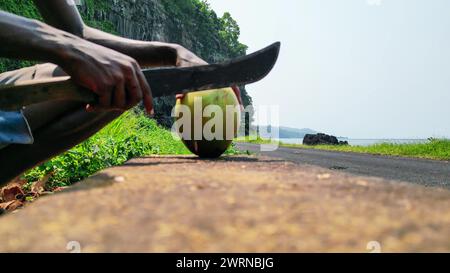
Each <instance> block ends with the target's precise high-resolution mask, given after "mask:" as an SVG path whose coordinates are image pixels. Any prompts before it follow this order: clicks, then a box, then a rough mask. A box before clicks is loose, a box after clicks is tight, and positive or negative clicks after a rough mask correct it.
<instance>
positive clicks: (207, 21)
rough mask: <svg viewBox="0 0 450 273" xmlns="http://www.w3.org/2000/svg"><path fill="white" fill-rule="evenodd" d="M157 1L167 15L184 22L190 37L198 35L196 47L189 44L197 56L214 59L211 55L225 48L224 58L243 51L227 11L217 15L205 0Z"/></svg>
mask: <svg viewBox="0 0 450 273" xmlns="http://www.w3.org/2000/svg"><path fill="white" fill-rule="evenodd" d="M160 3H161V4H162V5H163V6H164V10H165V12H166V13H167V14H166V15H167V16H169V17H171V18H177V19H178V20H180V21H181V22H183V24H184V25H186V26H188V29H189V30H190V31H192V32H193V33H192V34H191V35H192V36H193V37H202V39H201V41H200V40H199V41H198V43H199V44H198V45H197V46H196V47H198V48H192V50H194V51H195V52H196V53H198V54H199V55H200V57H202V58H204V59H206V60H208V61H218V60H214V58H213V56H215V55H217V52H227V54H226V55H227V57H228V58H230V57H237V56H241V55H245V52H246V51H247V46H246V45H244V44H242V43H240V42H239V35H240V29H239V25H238V24H237V23H236V21H235V20H234V19H233V18H232V17H231V15H230V14H229V13H228V12H226V13H225V14H224V15H223V16H222V17H218V16H217V14H216V13H215V12H214V10H212V9H211V7H210V5H209V3H208V1H207V0H171V1H161V2H160ZM211 30H213V31H211ZM172 42H181V41H172Z"/></svg>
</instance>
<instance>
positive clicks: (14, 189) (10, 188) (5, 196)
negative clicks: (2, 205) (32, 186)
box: [0, 184, 25, 202]
mask: <svg viewBox="0 0 450 273" xmlns="http://www.w3.org/2000/svg"><path fill="white" fill-rule="evenodd" d="M0 196H1V199H2V200H3V202H9V201H13V200H16V199H17V198H18V197H19V198H20V199H22V198H23V197H24V196H25V193H24V192H23V190H22V187H21V186H20V185H18V184H9V185H7V186H6V187H4V188H3V189H2V191H1V194H0Z"/></svg>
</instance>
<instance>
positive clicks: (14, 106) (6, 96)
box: [0, 42, 280, 111]
mask: <svg viewBox="0 0 450 273" xmlns="http://www.w3.org/2000/svg"><path fill="white" fill-rule="evenodd" d="M279 51H280V43H279V42H278V43H274V44H272V45H270V46H268V47H266V48H264V49H261V50H259V51H257V52H255V53H252V54H249V55H247V56H243V57H240V58H236V59H233V60H231V61H227V62H223V63H219V64H210V65H203V66H193V67H185V68H179V67H174V68H154V69H146V70H143V73H144V75H145V76H146V79H147V81H148V83H149V85H150V87H151V88H152V92H153V97H164V96H171V95H175V94H181V93H187V92H190V91H201V90H207V89H215V88H223V87H230V86H234V85H237V86H242V85H245V84H249V83H253V82H256V81H259V80H261V79H262V78H264V77H265V76H266V75H267V74H269V72H270V71H271V70H272V68H273V67H274V65H275V63H276V61H277V59H278V54H279ZM51 100H74V101H81V102H85V103H95V102H96V100H97V96H96V95H95V94H94V93H93V92H92V91H90V90H87V89H85V88H82V87H80V86H77V85H76V84H75V83H74V82H72V81H71V79H70V77H55V78H49V79H40V80H29V81H21V82H17V83H14V84H9V85H3V86H0V109H1V110H4V111H17V110H20V109H22V107H23V106H26V105H31V104H35V103H41V102H45V101H51Z"/></svg>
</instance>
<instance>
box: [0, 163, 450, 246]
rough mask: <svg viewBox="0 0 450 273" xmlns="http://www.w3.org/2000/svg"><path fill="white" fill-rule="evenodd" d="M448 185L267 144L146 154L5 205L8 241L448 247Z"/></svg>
mask: <svg viewBox="0 0 450 273" xmlns="http://www.w3.org/2000/svg"><path fill="white" fill-rule="evenodd" d="M448 208H450V191H448V190H446V189H442V188H436V187H435V188H425V187H422V186H418V185H415V184H411V183H401V182H391V181H386V180H382V179H376V178H367V177H360V176H354V175H348V174H345V173H341V172H336V171H331V170H328V169H323V168H319V167H314V166H309V165H299V164H296V163H292V162H287V161H284V160H279V159H273V158H268V157H261V156H255V155H252V156H232V157H224V158H221V159H219V160H199V159H198V158H196V157H180V156H175V157H174V156H169V157H148V158H138V159H133V160H131V161H129V162H127V163H126V164H125V165H124V166H119V167H114V168H110V169H107V170H104V171H102V172H100V173H98V174H96V175H94V176H93V177H91V178H89V179H87V180H85V181H83V182H80V183H78V184H77V185H75V186H73V187H72V188H70V189H69V190H67V191H66V192H61V193H55V194H53V195H49V196H45V197H42V198H40V199H38V200H37V201H35V202H33V203H32V204H29V205H27V206H26V207H25V208H23V209H21V210H19V211H16V212H15V213H12V214H7V215H4V216H1V217H0V242H1V244H0V252H69V251H81V252H304V251H306V252H311V251H313V252H316V251H324V252H372V251H376V252H379V251H381V252H403V251H406V252H416V251H424V252H429V251H431V252H448V251H450V210H449V209H448Z"/></svg>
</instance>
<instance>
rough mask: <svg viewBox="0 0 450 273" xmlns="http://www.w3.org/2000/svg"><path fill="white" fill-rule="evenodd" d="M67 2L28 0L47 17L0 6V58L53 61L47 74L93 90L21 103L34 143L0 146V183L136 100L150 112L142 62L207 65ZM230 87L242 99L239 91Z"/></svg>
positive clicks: (179, 49)
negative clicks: (86, 100)
mask: <svg viewBox="0 0 450 273" xmlns="http://www.w3.org/2000/svg"><path fill="white" fill-rule="evenodd" d="M70 2H71V1H66V0H34V3H35V4H36V6H37V7H38V9H39V11H40V13H41V14H42V16H43V18H44V21H45V23H43V22H39V21H36V20H30V19H27V18H24V17H20V16H16V15H13V14H10V13H6V12H2V11H0V40H1V41H2V43H1V44H0V57H6V58H14V59H21V60H32V61H38V62H49V63H53V64H56V65H57V66H55V69H54V71H53V70H52V72H51V73H50V75H51V76H63V75H69V76H71V78H72V80H74V81H75V82H76V83H78V84H79V85H81V86H84V87H86V88H88V89H90V90H92V91H93V92H94V93H96V94H97V95H98V96H99V102H98V104H96V105H81V104H80V103H79V102H73V101H60V102H48V103H42V104H36V105H31V106H27V107H26V108H25V110H24V114H25V116H26V117H27V119H28V122H29V123H30V127H31V129H32V131H33V134H34V139H35V143H34V144H33V145H16V144H13V145H9V146H8V147H6V148H3V149H1V150H0V162H1V163H2V164H0V185H1V184H4V183H6V182H7V181H9V180H10V179H12V178H14V177H15V176H17V175H19V174H21V173H22V172H24V171H26V170H27V169H29V168H32V167H34V166H36V165H38V164H39V163H41V162H43V161H46V160H48V159H50V158H52V157H53V156H56V155H58V154H60V153H62V152H64V151H67V150H68V149H70V148H71V147H73V146H75V145H76V144H78V143H80V142H82V141H83V140H85V139H87V138H88V137H90V136H92V135H93V134H94V133H96V132H97V131H98V130H100V129H101V128H103V127H104V126H105V125H106V124H108V123H109V122H111V121H112V120H114V119H115V118H117V117H118V116H120V114H121V113H123V111H125V110H128V109H130V108H131V107H133V106H135V105H136V104H137V103H139V102H140V101H143V104H144V106H145V109H146V111H147V112H148V113H149V114H151V113H152V112H153V100H152V95H151V89H150V88H151V87H150V86H149V85H148V83H147V81H146V80H145V78H144V75H143V74H142V72H141V70H140V69H141V67H155V66H180V67H187V66H196V65H203V64H206V62H205V61H204V60H202V59H201V58H199V57H197V56H196V55H195V54H193V53H192V52H190V51H189V50H187V49H186V48H184V47H183V46H181V45H177V44H171V43H162V42H149V41H137V40H131V39H126V38H122V37H118V36H115V35H112V34H108V33H105V32H102V31H100V30H97V29H94V28H91V27H89V26H87V25H85V24H84V22H83V20H82V19H81V16H80V14H79V12H78V10H77V8H76V6H75V5H71V4H70ZM234 91H235V93H236V95H237V96H238V98H239V100H240V94H239V89H238V88H234ZM178 97H180V96H178ZM181 97H182V96H181ZM86 110H87V111H86ZM12 155H13V156H12ZM24 159H26V160H24Z"/></svg>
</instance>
